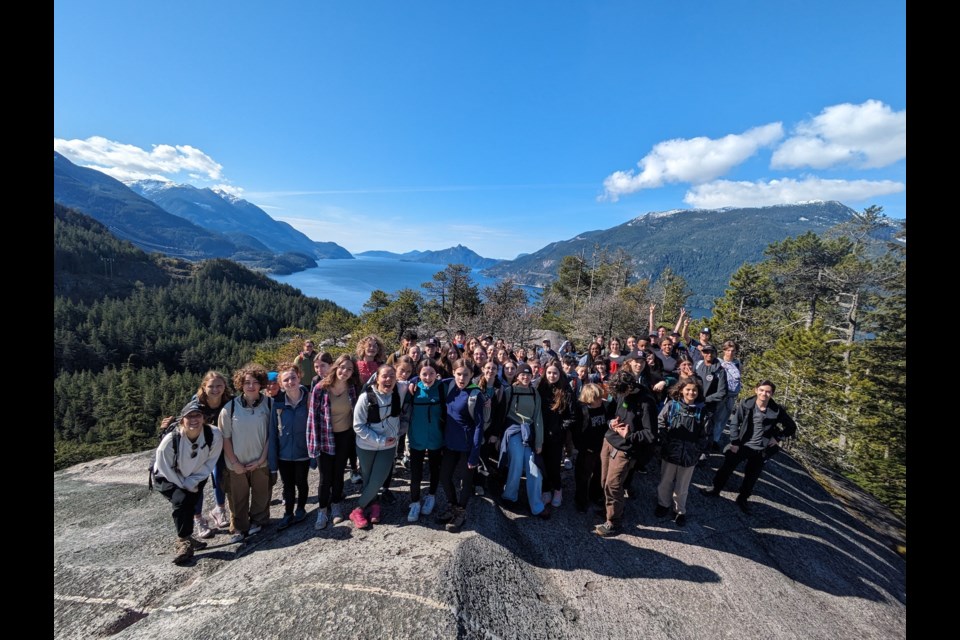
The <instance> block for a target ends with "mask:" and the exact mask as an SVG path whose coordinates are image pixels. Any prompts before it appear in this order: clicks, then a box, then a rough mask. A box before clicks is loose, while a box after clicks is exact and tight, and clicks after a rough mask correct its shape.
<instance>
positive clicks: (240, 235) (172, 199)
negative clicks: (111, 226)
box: [127, 180, 353, 258]
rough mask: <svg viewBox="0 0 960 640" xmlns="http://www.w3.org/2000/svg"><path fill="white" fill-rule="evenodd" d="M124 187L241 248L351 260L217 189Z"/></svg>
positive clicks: (155, 184)
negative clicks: (218, 233)
mask: <svg viewBox="0 0 960 640" xmlns="http://www.w3.org/2000/svg"><path fill="white" fill-rule="evenodd" d="M127 186H128V187H130V189H131V190H133V191H134V192H136V193H137V194H139V195H141V196H143V197H144V198H147V199H148V200H150V201H151V202H154V203H156V204H157V205H159V206H160V207H162V208H163V209H164V210H166V211H169V212H170V213H172V214H174V215H177V216H180V217H181V218H186V219H187V220H189V221H190V222H193V223H194V224H196V225H199V226H201V227H203V228H205V229H211V230H216V231H219V232H220V233H224V234H228V235H229V237H231V238H232V239H233V240H234V243H235V244H237V245H238V246H241V247H245V248H247V247H253V246H258V245H259V246H263V247H266V248H267V249H268V250H269V251H271V252H273V253H286V252H292V253H300V254H304V255H307V256H309V257H312V258H353V256H352V255H350V252H349V251H347V250H346V249H344V248H343V247H341V246H340V245H338V244H336V243H334V242H322V243H317V242H314V241H313V240H311V239H310V238H308V237H307V236H306V235H304V234H303V233H301V232H300V231H297V230H296V229H294V228H293V227H292V226H290V225H289V224H287V223H286V222H282V221H280V220H274V219H273V218H271V217H270V216H269V215H268V214H267V213H266V212H265V211H264V210H263V209H261V208H260V207H258V206H256V205H255V204H252V203H250V202H248V201H246V200H244V199H243V198H238V197H236V196H234V195H231V194H229V193H226V192H225V191H221V190H219V189H200V188H197V187H194V186H192V185H183V184H173V183H170V182H160V181H159V180H138V181H135V182H130V183H127ZM244 236H247V238H244Z"/></svg>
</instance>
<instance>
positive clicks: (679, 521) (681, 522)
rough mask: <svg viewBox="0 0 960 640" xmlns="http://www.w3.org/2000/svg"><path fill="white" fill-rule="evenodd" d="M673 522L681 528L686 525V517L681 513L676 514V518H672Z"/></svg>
mask: <svg viewBox="0 0 960 640" xmlns="http://www.w3.org/2000/svg"><path fill="white" fill-rule="evenodd" d="M673 521H674V522H675V523H677V526H678V527H682V526H683V525H685V524H687V516H685V515H684V514H682V513H678V514H677V517H676V518H674V519H673Z"/></svg>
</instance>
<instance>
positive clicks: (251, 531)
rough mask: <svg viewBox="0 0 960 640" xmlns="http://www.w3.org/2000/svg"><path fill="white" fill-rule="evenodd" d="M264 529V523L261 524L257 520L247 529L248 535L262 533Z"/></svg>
mask: <svg viewBox="0 0 960 640" xmlns="http://www.w3.org/2000/svg"><path fill="white" fill-rule="evenodd" d="M262 529H263V526H262V525H259V524H257V523H256V522H254V523H252V524H251V525H250V529H249V530H247V535H248V536H252V535H253V534H255V533H260V531H261V530H262Z"/></svg>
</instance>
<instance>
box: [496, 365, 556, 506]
mask: <svg viewBox="0 0 960 640" xmlns="http://www.w3.org/2000/svg"><path fill="white" fill-rule="evenodd" d="M532 377H533V373H532V371H531V370H530V365H529V364H527V363H523V364H521V365H520V366H519V367H518V369H517V379H516V381H515V382H514V383H513V385H512V386H509V387H505V392H504V396H503V403H504V406H505V407H506V417H505V420H504V425H505V429H504V432H503V437H502V438H501V440H500V462H499V466H500V468H503V462H502V461H503V456H505V455H506V456H507V463H508V467H507V480H506V483H505V485H504V487H503V495H502V498H501V500H502V502H503V503H504V504H505V505H506V506H507V507H508V508H515V507H516V503H517V498H518V496H519V493H520V477H521V476H522V475H523V474H526V476H527V483H526V487H527V500H528V502H529V503H530V512H531V513H532V514H533V515H535V516H538V517H540V518H543V519H547V518H549V517H550V508H549V506H547V505H545V504H544V503H543V495H542V493H541V489H542V486H543V484H542V482H543V478H542V473H543V471H542V469H541V467H540V465H539V464H538V458H540V456H541V454H542V452H543V415H542V411H541V409H540V406H541V405H540V394H539V393H537V390H536V389H535V388H534V387H533V385H531V384H530V380H531V378H532ZM539 462H541V463H542V458H540V460H539Z"/></svg>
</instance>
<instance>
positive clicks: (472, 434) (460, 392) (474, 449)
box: [443, 384, 484, 466]
mask: <svg viewBox="0 0 960 640" xmlns="http://www.w3.org/2000/svg"><path fill="white" fill-rule="evenodd" d="M471 397H472V398H473V400H472V404H473V409H474V411H473V415H472V416H471V415H470V408H469V406H470V404H471ZM446 405H447V423H446V426H445V427H444V430H443V444H444V446H445V447H446V448H448V449H450V450H452V451H469V452H470V455H469V456H468V457H467V464H469V465H471V466H473V465H476V464H478V462H479V460H480V445H481V444H482V442H483V407H484V397H483V392H482V391H481V390H480V387H478V386H476V385H474V384H470V385H468V386H467V388H466V389H461V388H460V387H458V386H456V385H453V390H452V391H450V392H448V393H447V400H446Z"/></svg>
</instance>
